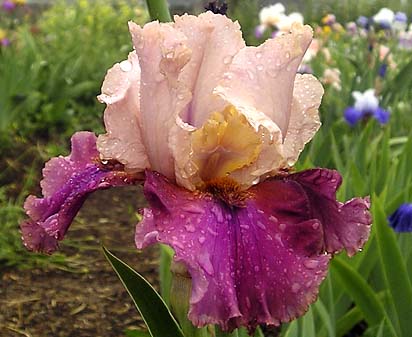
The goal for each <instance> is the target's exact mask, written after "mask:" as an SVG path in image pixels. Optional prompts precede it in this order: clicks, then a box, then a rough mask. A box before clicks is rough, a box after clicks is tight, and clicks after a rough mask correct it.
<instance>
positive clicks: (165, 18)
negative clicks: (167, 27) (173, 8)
mask: <svg viewBox="0 0 412 337" xmlns="http://www.w3.org/2000/svg"><path fill="white" fill-rule="evenodd" d="M146 3H147V8H148V9H149V14H150V18H151V19H152V20H159V21H160V22H170V21H172V17H171V16H170V12H169V5H168V3H167V0H146Z"/></svg>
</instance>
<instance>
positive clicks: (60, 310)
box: [0, 187, 158, 337]
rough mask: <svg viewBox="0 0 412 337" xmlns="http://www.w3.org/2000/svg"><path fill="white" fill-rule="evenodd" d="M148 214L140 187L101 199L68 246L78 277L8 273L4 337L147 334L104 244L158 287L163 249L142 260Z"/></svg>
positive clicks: (0, 307) (0, 315) (0, 317)
mask: <svg viewBox="0 0 412 337" xmlns="http://www.w3.org/2000/svg"><path fill="white" fill-rule="evenodd" d="M143 206H144V199H143V197H142V193H141V189H140V188H139V187H126V188H118V189H113V190H106V191H99V192H97V193H95V194H94V195H92V196H91V197H90V198H89V199H88V200H87V201H86V203H85V205H84V206H83V208H82V210H81V211H80V213H79V215H78V216H77V218H76V221H75V223H74V224H73V225H72V226H71V228H70V229H69V233H68V234H67V238H68V241H67V243H66V244H65V243H64V241H63V243H62V245H61V251H63V252H64V253H65V254H66V256H67V260H68V261H69V263H68V264H69V265H71V266H72V267H71V268H70V269H71V270H70V271H67V270H64V268H63V269H62V268H58V267H56V266H55V265H51V266H50V267H47V268H41V269H40V268H38V269H27V270H17V269H8V270H0V336H7V337H8V336H10V337H15V336H16V337H17V336H31V337H48V336H50V337H60V336H61V337H72V336H73V337H91V336H93V337H95V336H96V337H98V336H102V337H103V336H104V337H119V336H125V333H124V331H125V329H135V328H142V329H144V324H143V322H142V320H141V319H140V317H139V315H138V314H137V311H136V309H135V307H134V305H133V302H132V301H131V299H130V298H129V295H128V294H127V293H126V291H125V290H124V288H123V286H122V285H121V283H120V281H119V280H118V278H117V276H116V275H115V273H114V272H113V270H112V269H111V267H110V265H109V264H108V262H107V261H106V260H105V258H104V256H103V253H102V251H101V243H103V244H104V245H105V246H106V247H107V248H109V249H110V250H111V251H112V252H114V253H115V254H116V255H117V256H118V257H120V258H121V259H123V260H125V261H126V262H127V263H128V264H129V265H131V266H133V267H134V268H135V269H136V270H138V271H139V272H140V273H142V274H143V275H144V276H145V277H146V278H147V279H148V280H149V281H150V282H151V283H152V284H154V285H155V286H157V285H158V284H157V266H158V263H157V259H158V254H157V247H152V248H149V249H146V250H145V251H143V252H139V251H137V250H136V248H135V247H134V242H133V240H134V226H135V224H136V222H137V220H136V216H135V212H136V210H137V209H138V208H139V207H143ZM63 265H65V264H63ZM73 266H75V267H73Z"/></svg>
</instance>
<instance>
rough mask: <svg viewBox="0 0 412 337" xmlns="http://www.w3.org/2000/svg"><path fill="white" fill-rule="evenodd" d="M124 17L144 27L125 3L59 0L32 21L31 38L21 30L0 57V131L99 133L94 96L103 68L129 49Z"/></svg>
mask: <svg viewBox="0 0 412 337" xmlns="http://www.w3.org/2000/svg"><path fill="white" fill-rule="evenodd" d="M129 20H134V21H136V22H138V23H144V22H145V21H146V20H147V14H145V13H144V12H143V11H142V10H141V9H140V7H133V6H131V3H130V2H127V1H125V0H122V1H117V2H113V3H108V2H106V1H103V0H97V1H88V0H76V1H74V3H72V4H71V5H69V6H68V5H67V3H66V1H63V0H59V1H57V2H56V3H55V4H53V6H51V7H50V8H49V9H48V10H46V11H45V12H44V13H42V14H41V16H40V17H39V18H38V23H37V26H36V29H35V31H36V32H37V33H36V34H34V33H31V31H33V29H30V27H29V26H28V25H22V26H21V27H20V28H19V29H18V30H17V31H16V34H17V37H16V42H15V43H14V44H12V45H11V46H10V48H8V49H5V50H4V51H2V53H1V54H0V78H1V79H2V81H0V134H1V135H2V136H3V137H4V138H6V137H8V138H10V137H12V136H13V135H15V134H17V135H20V136H24V137H31V138H35V139H39V138H42V139H46V140H48V139H50V138H51V137H55V135H56V134H63V136H65V137H68V136H69V135H71V134H72V133H73V132H74V131H76V130H79V129H88V130H94V131H101V130H102V129H101V128H102V125H101V122H100V120H101V119H100V117H101V114H102V110H103V106H102V104H99V103H98V102H97V100H96V95H98V94H99V92H100V86H101V83H102V81H103V78H104V75H105V73H106V71H107V69H108V68H110V67H111V66H112V65H113V64H114V63H115V62H118V61H121V60H122V59H125V58H126V57H127V54H128V52H129V51H131V50H132V47H131V42H130V36H129V34H128V28H127V21H129ZM16 54H18V55H19V57H18V58H17V57H15V55H16Z"/></svg>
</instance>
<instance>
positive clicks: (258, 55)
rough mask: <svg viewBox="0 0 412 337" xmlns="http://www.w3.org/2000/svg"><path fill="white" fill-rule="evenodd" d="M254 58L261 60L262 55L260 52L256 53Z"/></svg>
mask: <svg viewBox="0 0 412 337" xmlns="http://www.w3.org/2000/svg"><path fill="white" fill-rule="evenodd" d="M256 58H257V59H260V58H262V53H261V52H260V51H258V52H257V53H256Z"/></svg>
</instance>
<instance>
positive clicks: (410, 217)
mask: <svg viewBox="0 0 412 337" xmlns="http://www.w3.org/2000/svg"><path fill="white" fill-rule="evenodd" d="M388 220H389V226H391V227H392V228H393V230H394V231H395V232H412V204H402V205H400V206H399V208H398V209H397V210H396V211H395V212H394V213H393V214H392V215H391V216H390V217H389V218H388Z"/></svg>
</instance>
